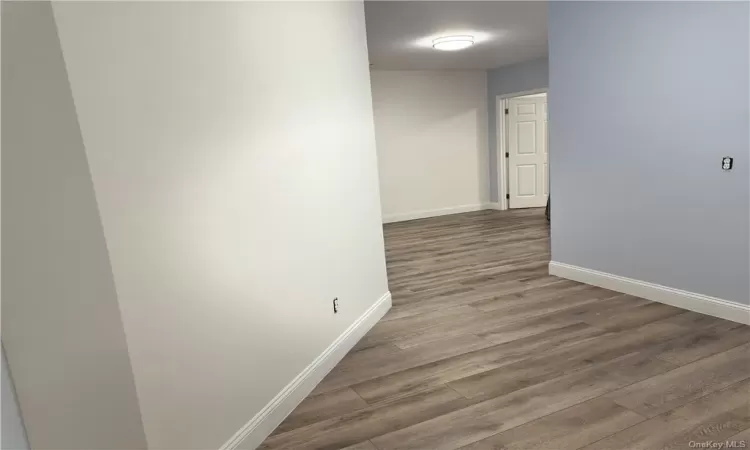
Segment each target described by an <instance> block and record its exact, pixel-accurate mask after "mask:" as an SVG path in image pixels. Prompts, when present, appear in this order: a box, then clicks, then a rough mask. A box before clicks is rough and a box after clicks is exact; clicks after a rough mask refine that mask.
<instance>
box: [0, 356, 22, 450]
mask: <svg viewBox="0 0 750 450" xmlns="http://www.w3.org/2000/svg"><path fill="white" fill-rule="evenodd" d="M1 356H2V359H0V364H2V375H1V377H2V378H1V379H0V383H1V384H2V391H0V399H2V428H0V429H2V444H0V448H2V449H3V450H26V449H28V448H29V442H28V440H27V439H26V430H25V429H24V428H23V419H22V418H21V411H20V409H19V408H18V401H17V400H16V390H15V388H14V387H13V378H12V377H11V374H10V371H9V370H8V363H7V361H6V360H5V350H3V351H2V355H1Z"/></svg>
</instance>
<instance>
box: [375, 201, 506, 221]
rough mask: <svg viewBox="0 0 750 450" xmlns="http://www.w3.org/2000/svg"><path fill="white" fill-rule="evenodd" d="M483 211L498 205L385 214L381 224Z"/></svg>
mask: <svg viewBox="0 0 750 450" xmlns="http://www.w3.org/2000/svg"><path fill="white" fill-rule="evenodd" d="M483 209H500V204H499V203H476V204H472V205H459V206H451V207H448V208H439V209H425V210H421V211H411V212H407V213H396V214H385V215H383V223H393V222H404V221H406V220H414V219H426V218H428V217H438V216H447V215H450V214H460V213H465V212H471V211H481V210H483Z"/></svg>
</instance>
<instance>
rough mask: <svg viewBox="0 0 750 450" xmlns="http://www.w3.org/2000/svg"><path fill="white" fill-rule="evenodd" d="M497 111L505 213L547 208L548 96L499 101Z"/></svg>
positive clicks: (522, 95) (530, 94) (532, 94)
mask: <svg viewBox="0 0 750 450" xmlns="http://www.w3.org/2000/svg"><path fill="white" fill-rule="evenodd" d="M497 108H498V115H497V117H498V124H497V125H498V126H497V130H498V133H497V139H498V145H497V148H498V153H499V154H498V161H499V167H498V178H499V179H498V190H499V192H498V198H499V199H500V200H501V205H502V207H503V208H502V209H507V208H542V207H545V206H546V205H547V201H548V199H549V193H550V189H549V154H548V143H549V139H548V131H547V125H548V118H547V92H546V90H544V91H539V92H526V93H518V94H511V95H508V96H503V97H498V99H497Z"/></svg>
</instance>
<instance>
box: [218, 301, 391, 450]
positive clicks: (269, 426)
mask: <svg viewBox="0 0 750 450" xmlns="http://www.w3.org/2000/svg"><path fill="white" fill-rule="evenodd" d="M390 308H391V293H390V292H386V293H385V294H384V295H383V296H382V297H380V299H379V300H378V301H377V302H375V304H374V305H372V306H371V307H370V308H369V309H368V310H367V311H365V313H364V314H362V315H361V316H360V317H359V318H358V319H357V320H356V321H355V322H354V323H353V324H351V325H350V326H349V328H347V329H346V330H345V331H344V332H343V333H341V335H340V336H339V337H338V338H337V339H336V340H335V341H333V343H332V344H331V345H329V346H328V348H326V349H325V351H324V352H323V353H321V354H320V355H319V356H318V357H317V358H315V360H314V361H313V362H312V363H310V365H309V366H307V367H306V368H305V370H303V371H302V372H301V373H300V374H299V375H297V376H296V377H295V378H294V379H293V380H292V381H291V383H289V384H287V385H286V387H284V389H282V391H281V392H279V393H278V394H277V395H276V397H274V398H273V400H271V401H270V402H269V403H268V404H267V405H266V406H265V407H264V408H263V409H262V410H260V412H258V414H256V415H255V416H254V417H253V418H252V419H250V421H249V422H247V423H246V424H245V426H243V427H242V428H240V430H239V431H237V433H235V434H234V436H232V438H231V439H229V440H228V441H227V442H226V443H225V444H224V445H222V446H221V448H220V450H234V449H238V448H240V445H242V448H256V447H258V446H259V445H260V444H261V443H262V442H263V441H264V440H265V439H266V438H267V437H268V435H270V434H271V433H272V432H273V430H275V429H276V427H278V426H279V424H281V422H282V421H283V420H284V419H286V416H288V415H289V414H290V413H291V412H292V411H293V410H294V408H296V407H297V405H299V404H300V402H302V400H304V399H305V397H307V395H308V394H310V392H312V390H313V389H314V388H315V386H317V385H318V383H320V381H321V380H322V379H323V377H325V376H326V375H327V374H328V372H330V371H331V369H333V368H334V366H336V364H338V362H339V361H341V358H343V357H344V356H345V355H346V354H347V353H348V352H349V350H351V349H352V347H354V345H355V344H356V343H357V342H358V341H359V340H360V339H361V338H362V336H364V335H365V333H367V332H368V331H370V328H372V327H373V325H375V324H376V323H377V322H378V320H380V319H381V318H382V317H383V315H385V313H386V312H388V310H389V309H390Z"/></svg>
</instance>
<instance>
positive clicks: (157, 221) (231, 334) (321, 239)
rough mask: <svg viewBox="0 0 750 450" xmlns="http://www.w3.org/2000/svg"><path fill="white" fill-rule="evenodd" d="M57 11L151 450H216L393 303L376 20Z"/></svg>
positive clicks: (277, 9) (252, 5)
mask: <svg viewBox="0 0 750 450" xmlns="http://www.w3.org/2000/svg"><path fill="white" fill-rule="evenodd" d="M53 8H54V13H55V19H56V24H57V28H58V31H59V39H60V42H61V47H62V51H63V54H64V58H65V64H66V66H67V73H68V79H69V82H70V89H71V90H72V96H73V100H74V101H75V107H76V112H77V116H78V122H79V124H80V130H81V134H82V140H83V145H85V153H84V148H83V146H79V147H78V148H77V150H78V151H80V155H82V156H85V158H86V159H85V160H84V161H87V162H88V166H89V167H90V173H91V180H93V185H92V189H91V190H90V191H89V192H94V193H95V196H96V202H97V204H98V210H99V214H100V218H101V224H102V225H103V231H104V233H103V234H104V237H105V238H106V248H107V250H108V257H109V261H111V268H112V274H113V277H114V285H115V286H116V291H117V292H116V293H117V300H118V302H119V309H120V311H121V312H122V321H123V324H124V331H125V335H126V339H127V349H128V350H129V357H130V361H131V362H132V372H133V374H134V379H135V387H136V389H137V395H138V401H139V404H140V412H141V415H142V420H143V429H144V430H145V435H146V440H147V443H148V447H149V448H152V449H208V448H218V447H220V446H221V445H222V444H223V443H224V442H226V441H227V439H229V438H230V437H232V435H233V434H234V433H235V432H236V431H237V430H238V429H240V428H241V427H242V426H244V425H245V423H246V422H247V421H248V420H249V419H251V418H252V417H253V416H254V415H255V414H256V413H258V412H259V411H260V410H261V409H262V408H263V407H264V406H265V405H266V404H267V403H268V402H269V401H270V400H271V399H272V398H273V397H274V396H275V395H277V394H278V393H279V392H280V391H281V390H282V389H283V388H284V387H285V386H286V385H287V384H288V383H289V382H290V381H291V380H292V379H293V378H294V377H295V376H297V375H298V374H299V373H300V372H301V371H302V370H303V369H304V368H305V367H307V366H308V364H310V363H311V362H312V361H313V360H314V359H315V358H316V357H317V356H318V355H320V354H321V352H322V351H323V350H324V349H326V348H327V347H328V346H329V344H331V343H332V342H333V341H334V340H335V339H336V338H337V337H339V335H340V334H341V333H342V331H344V330H345V329H346V328H347V327H349V326H350V325H351V324H352V323H353V322H354V320H355V319H356V318H358V317H359V316H360V315H361V314H362V313H363V312H364V311H366V310H367V309H368V308H369V307H370V306H371V305H373V303H374V302H375V301H376V300H378V299H379V298H381V297H382V296H383V295H384V294H385V293H386V292H387V289H388V288H387V280H386V273H385V259H384V251H383V237H382V230H381V214H380V205H379V194H378V178H377V158H376V154H375V140H374V128H373V119H372V104H371V95H370V88H369V72H368V61H367V50H366V43H365V28H364V14H363V5H362V4H361V3H352V2H331V3H309V2H299V3H286V2H279V3H272V2H243V3H235V2H215V3H212V2H158V3H157V2H154V3H149V2H80V3H74V2H60V3H54V5H53ZM4 31H5V30H4ZM29 42H33V41H32V40H29ZM310 43H314V45H309V44H310ZM30 45H31V44H30ZM27 75H29V74H27ZM32 75H36V76H39V75H41V74H32ZM44 75H46V74H44ZM3 100H5V96H3ZM76 129H77V126H76ZM38 131H40V133H43V132H45V131H46V130H45V129H40V130H38ZM3 138H5V133H3ZM71 145H73V144H71ZM38 151H39V152H40V154H39V155H38V156H39V158H41V159H43V158H44V157H45V154H49V155H52V154H54V153H55V152H57V151H59V149H58V148H56V146H54V145H52V144H51V143H47V144H46V145H40V146H39V149H38ZM3 156H5V155H3ZM3 163H4V164H3V169H4V170H5V169H8V170H12V168H8V167H6V163H7V161H5V160H4V161H3ZM56 170H57V172H59V173H61V174H63V175H64V174H65V171H66V170H67V166H66V165H65V164H59V165H58V166H57V169H56ZM70 176H76V175H75V174H71V175H70ZM5 177H6V174H5V173H4V174H3V178H5ZM3 181H4V182H5V180H3ZM3 200H5V199H3ZM63 200H64V199H63ZM3 203H4V205H3V206H5V202H3ZM63 204H64V203H63ZM59 212H60V214H63V215H64V213H65V210H64V209H61V210H59ZM65 219H66V220H69V221H71V223H75V221H76V220H78V219H79V218H78V217H77V216H71V217H67V216H66V217H65ZM4 225H5V224H4ZM3 231H4V232H5V229H4V230H3ZM78 238H79V239H80V242H77V243H76V244H77V245H83V244H85V243H86V242H87V240H88V239H90V238H89V237H87V236H80V237H78ZM3 250H5V248H4V249H3ZM66 263H67V264H68V265H71V266H75V264H77V260H76V259H75V257H73V256H72V257H71V259H69V260H68V261H66ZM44 281H45V280H44V279H39V282H40V283H43V282H44ZM75 282H76V283H78V284H82V285H86V284H88V283H92V282H93V280H91V279H89V278H86V277H79V278H76V280H75ZM4 288H5V286H4ZM333 297H338V298H339V303H340V312H339V313H338V314H337V315H334V314H333V311H332V305H331V302H332V299H333ZM3 300H4V301H5V300H6V299H5V298H3ZM55 301H67V299H64V298H63V299H61V298H54V297H52V296H51V295H45V296H43V297H41V298H40V299H39V302H47V303H49V304H52V303H53V302H55ZM3 306H5V305H3ZM63 306H64V305H63ZM3 314H4V315H3V319H4V320H6V319H7V320H9V321H12V320H13V319H12V318H10V317H7V316H6V312H5V311H3ZM76 319H79V318H76ZM22 325H26V326H27V329H30V326H31V323H29V322H27V323H25V324H19V327H20V326H22ZM101 326H104V324H102V325H101ZM34 329H35V330H37V332H38V333H43V330H39V329H38V328H34ZM3 331H5V329H4V330H3ZM105 331H106V330H100V332H102V333H104V332H105ZM19 332H20V331H19ZM89 338H92V336H89ZM95 338H96V336H95V335H94V336H93V339H95ZM16 345H17V348H18V347H20V346H21V344H20V343H18V342H17V343H16ZM61 345H63V344H61ZM69 350H70V351H74V349H69ZM9 356H10V352H9ZM87 356H89V355H81V358H85V357H87ZM11 368H12V369H14V366H13V361H12V360H11ZM54 369H55V368H53V367H43V365H40V367H39V371H40V372H42V374H40V375H39V376H40V377H41V376H45V377H47V378H50V377H54V376H56V375H55V370H54ZM44 372H46V373H44ZM33 400H38V401H40V402H41V404H44V402H43V400H42V399H41V398H34V399H33ZM101 406H102V408H103V409H102V410H103V411H106V409H105V406H106V405H101ZM116 406H117V405H111V407H116ZM21 407H22V409H24V404H23V401H22V402H21ZM76 414H77V411H76V409H75V408H72V409H71V410H70V415H71V416H73V417H75V416H76ZM26 419H27V425H28V423H29V419H30V418H29V417H26ZM111 426H112V427H118V426H119V424H117V423H113V424H111ZM31 439H32V446H33V447H35V448H36V446H34V445H33V444H34V443H33V440H34V439H33V436H31ZM71 448H72V447H71ZM75 448H84V447H82V446H79V447H75ZM85 448H102V447H95V446H92V447H85ZM121 448H126V447H121ZM127 448H142V447H137V446H135V445H133V446H128V447H127Z"/></svg>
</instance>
